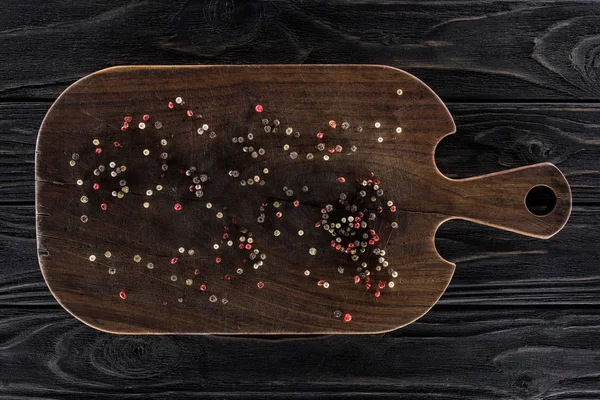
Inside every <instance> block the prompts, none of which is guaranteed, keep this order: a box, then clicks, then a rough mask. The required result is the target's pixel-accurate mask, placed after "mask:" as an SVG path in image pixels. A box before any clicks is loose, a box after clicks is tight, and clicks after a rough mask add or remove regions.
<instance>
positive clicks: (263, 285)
mask: <svg viewBox="0 0 600 400" xmlns="http://www.w3.org/2000/svg"><path fill="white" fill-rule="evenodd" d="M259 112H260V111H259ZM256 287H257V288H259V289H262V288H264V287H265V284H264V283H262V282H258V283H257V284H256Z"/></svg>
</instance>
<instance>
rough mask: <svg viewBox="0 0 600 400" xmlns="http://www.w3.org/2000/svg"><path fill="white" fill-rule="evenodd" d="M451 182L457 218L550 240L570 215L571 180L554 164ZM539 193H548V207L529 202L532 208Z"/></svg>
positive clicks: (542, 164)
mask: <svg viewBox="0 0 600 400" xmlns="http://www.w3.org/2000/svg"><path fill="white" fill-rule="evenodd" d="M452 182H453V185H452V186H453V190H452V192H453V194H454V195H456V196H457V197H455V198H454V199H453V200H454V201H453V202H452V203H453V204H454V206H456V208H455V210H454V215H455V217H456V218H460V219H466V220H469V221H473V222H477V223H480V224H484V225H489V226H493V227H496V228H500V229H505V230H509V231H513V232H517V233H520V234H523V235H527V236H533V237H537V238H542V239H547V238H550V237H552V236H553V235H555V234H556V233H557V232H558V231H560V230H561V229H562V227H563V226H564V225H565V224H566V222H567V220H568V219H569V216H570V214H571V189H570V187H569V183H568V182H567V179H566V178H565V176H564V175H563V174H562V172H560V170H559V169H558V168H556V167H555V166H554V165H553V164H551V163H541V164H535V165H530V166H526V167H521V168H515V169H511V170H508V171H502V172H497V173H493V174H489V175H482V176H476V177H472V178H467V179H460V180H452ZM539 193H541V194H546V195H547V196H546V197H547V198H546V199H545V200H546V201H545V203H546V204H545V205H546V206H547V207H546V208H545V209H540V208H539V207H538V208H537V209H534V208H532V207H531V204H529V208H532V210H530V209H529V208H528V203H531V201H530V200H535V197H536V194H539ZM528 197H529V198H528ZM538 197H539V196H538ZM536 214H540V215H536Z"/></svg>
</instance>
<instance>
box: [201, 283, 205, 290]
mask: <svg viewBox="0 0 600 400" xmlns="http://www.w3.org/2000/svg"><path fill="white" fill-rule="evenodd" d="M200 290H202V291H203V292H204V291H206V285H205V284H204V283H203V284H202V285H200Z"/></svg>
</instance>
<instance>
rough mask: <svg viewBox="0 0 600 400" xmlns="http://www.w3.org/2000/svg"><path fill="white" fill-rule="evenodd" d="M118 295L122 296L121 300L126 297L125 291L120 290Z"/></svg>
mask: <svg viewBox="0 0 600 400" xmlns="http://www.w3.org/2000/svg"><path fill="white" fill-rule="evenodd" d="M119 297H120V298H122V299H123V300H125V299H126V298H127V293H125V292H121V293H119Z"/></svg>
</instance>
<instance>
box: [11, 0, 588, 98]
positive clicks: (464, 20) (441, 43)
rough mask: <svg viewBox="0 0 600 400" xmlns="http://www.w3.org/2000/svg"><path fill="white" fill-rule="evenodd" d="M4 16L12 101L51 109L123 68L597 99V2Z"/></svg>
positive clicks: (23, 10)
mask: <svg viewBox="0 0 600 400" xmlns="http://www.w3.org/2000/svg"><path fill="white" fill-rule="evenodd" d="M3 6H4V9H3V10H4V12H3V13H2V15H1V16H0V26H2V31H0V48H2V49H3V52H2V56H3V62H2V64H1V65H0V97H2V98H5V99H40V98H45V99H54V98H56V97H57V96H58V94H59V93H60V92H61V91H62V90H64V89H65V88H66V86H67V85H68V84H70V83H72V82H74V81H75V80H76V79H78V78H80V77H83V76H85V75H88V74H90V73H92V72H94V71H96V70H99V69H102V68H105V67H109V66H114V65H126V64H138V65H139V64H249V63H254V64H266V63H313V64H316V63H370V64H383V65H391V66H395V67H399V68H402V69H405V70H407V71H409V72H411V73H414V74H415V75H417V76H418V77H419V78H421V79H422V80H424V81H425V82H426V83H427V84H429V85H430V86H431V87H432V88H433V89H434V90H435V91H436V92H437V93H438V94H439V95H441V96H442V98H443V99H444V100H446V101H449V100H458V99H511V100H512V99H528V100H532V99H578V100H581V99H598V97H599V96H598V95H599V93H600V92H599V90H598V86H597V83H596V82H597V76H596V70H597V68H595V64H594V57H592V56H589V55H590V54H593V51H594V48H595V47H596V46H597V41H598V39H597V25H598V24H597V18H596V15H598V14H599V12H600V4H599V3H597V2H593V1H587V0H578V1H569V2H568V3H563V2H554V1H549V0H537V1H532V0H529V1H521V0H514V1H504V0H487V1H479V2H476V3H472V2H470V3H469V4H468V6H465V2H464V1H460V0H455V1H444V2H439V1H376V2H364V1H352V2H349V1H344V0H327V1H319V2H281V1H278V2H271V1H257V2H241V3H240V2H236V3H230V2H225V1H222V2H220V1H203V2H187V1H184V0H177V1H173V2H168V3H160V2H134V3H131V2H129V1H126V0H119V1H114V2H111V3H110V5H109V4H108V3H107V4H94V6H93V7H90V5H89V4H87V3H81V4H77V5H73V3H72V2H71V1H67V0H60V1H56V2H53V3H52V7H51V9H50V8H48V9H46V8H45V7H43V6H40V4H39V3H38V2H23V1H19V0H10V1H7V2H4V4H3ZM100 52H101V53H100ZM39 60H49V61H47V62H39ZM15 71H18V73H15Z"/></svg>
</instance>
